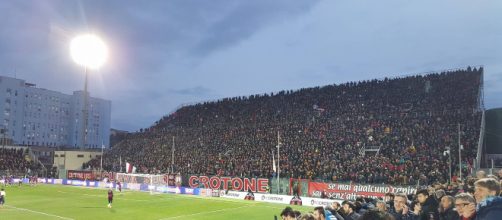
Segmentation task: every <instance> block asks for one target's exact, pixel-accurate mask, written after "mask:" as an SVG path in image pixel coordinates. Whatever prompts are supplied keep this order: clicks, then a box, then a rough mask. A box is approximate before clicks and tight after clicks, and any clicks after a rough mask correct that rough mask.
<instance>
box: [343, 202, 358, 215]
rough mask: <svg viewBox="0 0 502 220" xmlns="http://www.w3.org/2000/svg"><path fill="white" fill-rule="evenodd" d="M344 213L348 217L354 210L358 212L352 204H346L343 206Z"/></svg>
mask: <svg viewBox="0 0 502 220" xmlns="http://www.w3.org/2000/svg"><path fill="white" fill-rule="evenodd" d="M342 208H343V212H344V213H345V214H347V215H350V214H351V213H352V212H354V210H356V206H355V205H354V203H352V202H346V203H344V204H343V206H342Z"/></svg>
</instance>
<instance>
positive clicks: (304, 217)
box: [300, 213, 316, 220]
mask: <svg viewBox="0 0 502 220" xmlns="http://www.w3.org/2000/svg"><path fill="white" fill-rule="evenodd" d="M300 220H316V219H315V218H314V215H312V214H310V213H305V214H303V215H302V217H300Z"/></svg>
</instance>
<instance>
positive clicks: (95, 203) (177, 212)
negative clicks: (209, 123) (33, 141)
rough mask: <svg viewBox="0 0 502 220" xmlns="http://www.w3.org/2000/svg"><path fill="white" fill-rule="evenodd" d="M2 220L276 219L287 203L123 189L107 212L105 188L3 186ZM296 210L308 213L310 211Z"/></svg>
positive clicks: (310, 208)
mask: <svg viewBox="0 0 502 220" xmlns="http://www.w3.org/2000/svg"><path fill="white" fill-rule="evenodd" d="M5 191H6V194H7V195H6V204H5V205H4V206H3V207H1V208H0V219H1V220H8V219H15V220H21V219H30V220H31V219H37V220H38V219H41V220H42V219H68V220H70V219H107V220H108V219H121V220H123V219H157V220H158V219H274V215H277V216H278V218H279V219H280V217H279V213H280V212H281V211H282V209H284V208H285V207H286V205H280V204H271V203H262V202H255V201H239V200H229V199H224V198H203V197H197V196H190V195H175V194H155V195H150V194H149V193H145V192H132V191H127V192H123V193H122V194H119V193H116V192H115V196H114V200H113V208H107V207H106V206H107V204H108V201H107V194H106V193H107V191H106V190H105V189H96V188H82V187H74V186H62V185H37V186H34V187H33V186H28V185H24V186H21V187H18V186H14V187H7V188H5ZM293 208H294V209H297V210H300V211H302V213H303V212H304V211H311V210H313V208H312V207H302V206H295V207H293Z"/></svg>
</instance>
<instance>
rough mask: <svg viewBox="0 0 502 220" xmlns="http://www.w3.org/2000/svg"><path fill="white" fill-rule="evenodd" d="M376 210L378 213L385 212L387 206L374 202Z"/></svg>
mask: <svg viewBox="0 0 502 220" xmlns="http://www.w3.org/2000/svg"><path fill="white" fill-rule="evenodd" d="M376 208H377V210H378V211H382V212H387V204H385V202H384V201H381V200H378V201H377V202H376Z"/></svg>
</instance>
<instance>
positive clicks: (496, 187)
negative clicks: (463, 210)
mask: <svg viewBox="0 0 502 220" xmlns="http://www.w3.org/2000/svg"><path fill="white" fill-rule="evenodd" d="M474 187H475V188H474V190H475V191H474V197H475V198H476V202H477V208H476V210H477V212H476V219H480V220H495V219H500V218H501V217H502V197H500V196H498V195H499V194H500V182H498V181H497V180H495V179H492V178H484V179H480V180H478V181H476V182H475V183H474Z"/></svg>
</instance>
